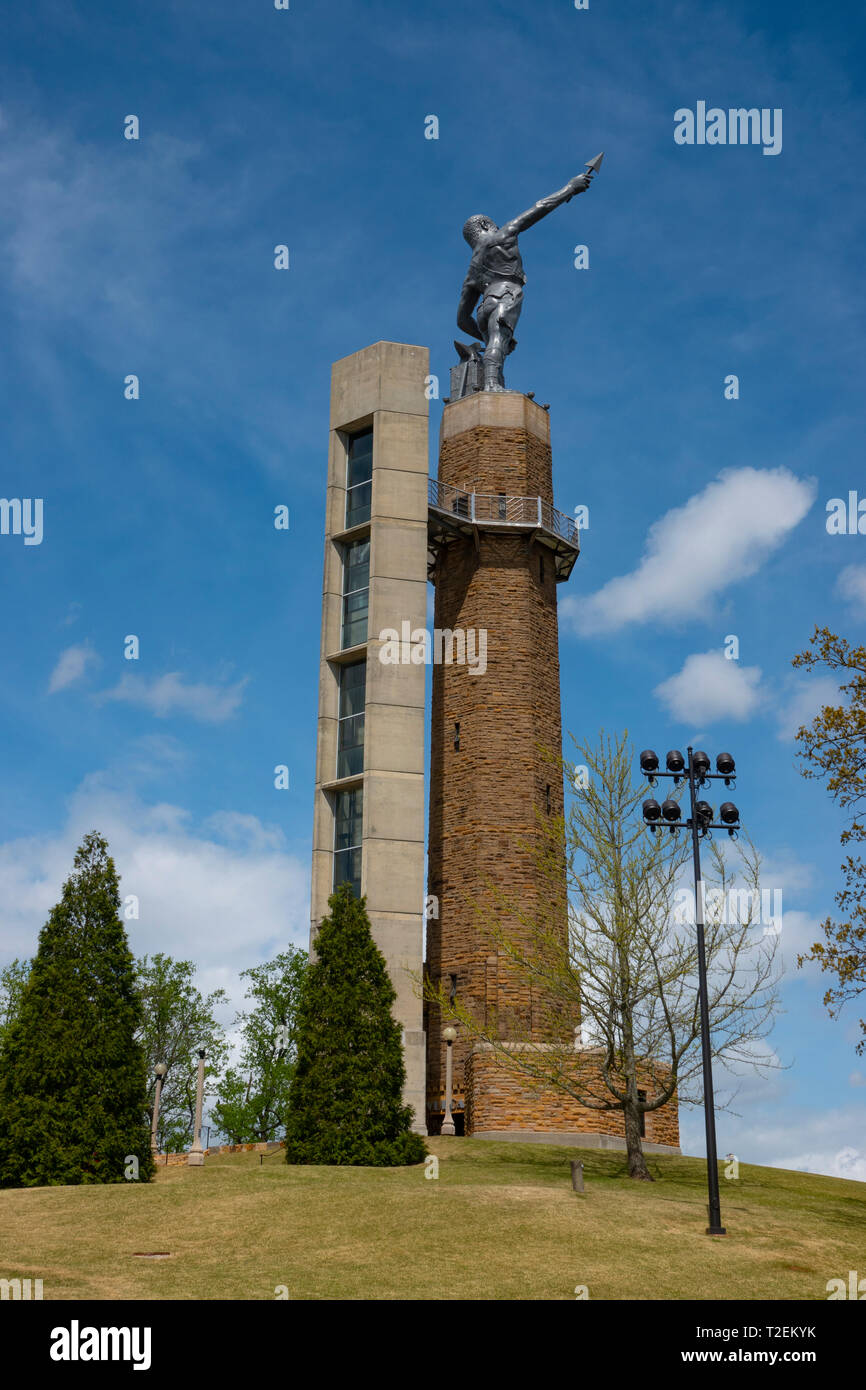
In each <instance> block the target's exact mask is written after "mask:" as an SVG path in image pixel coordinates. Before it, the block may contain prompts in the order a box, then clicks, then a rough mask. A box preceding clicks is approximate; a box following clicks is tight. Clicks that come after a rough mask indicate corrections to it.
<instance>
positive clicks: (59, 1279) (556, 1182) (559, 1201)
mask: <svg viewBox="0 0 866 1390" xmlns="http://www.w3.org/2000/svg"><path fill="white" fill-rule="evenodd" d="M429 1146H430V1151H431V1153H433V1154H435V1155H436V1156H437V1157H438V1158H439V1177H438V1179H435V1180H431V1179H429V1178H425V1175H424V1174H425V1170H424V1167H423V1166H421V1167H417V1168H408V1169H371V1168H289V1167H287V1166H286V1164H285V1162H284V1161H283V1157H282V1152H281V1151H277V1152H276V1153H274V1154H272V1155H266V1156H265V1158H264V1162H263V1163H262V1164H260V1162H259V1155H258V1154H236V1155H225V1156H223V1157H221V1158H217V1157H209V1158H208V1159H207V1161H206V1164H205V1166H204V1168H199V1169H190V1168H186V1167H180V1168H163V1169H161V1170H160V1171H159V1174H158V1177H157V1179H156V1181H155V1182H153V1183H152V1184H150V1185H148V1186H144V1187H136V1186H134V1185H132V1184H130V1185H129V1186H125V1185H124V1186H117V1187H55V1188H37V1189H31V1190H21V1191H4V1192H0V1230H2V1232H3V1236H2V1253H0V1262H2V1268H0V1277H6V1278H13V1277H16V1276H18V1277H22V1278H26V1277H28V1276H29V1277H31V1278H41V1279H42V1280H43V1281H44V1297H45V1298H46V1299H76V1298H97V1299H108V1298H141V1299H161V1298H172V1299H174V1298H181V1299H183V1298H203V1299H226V1298H231V1299H272V1298H274V1296H275V1295H274V1290H275V1288H276V1287H277V1286H278V1285H283V1286H285V1287H286V1288H287V1289H288V1296H289V1297H290V1298H292V1299H311V1298H314V1299H321V1298H359V1299H371V1298H372V1299H405V1298H423V1299H432V1298H472V1299H526V1298H529V1299H573V1298H574V1297H575V1287H576V1286H577V1285H586V1286H587V1288H588V1290H589V1297H590V1298H591V1299H644V1298H669V1299H689V1298H699V1299H731V1298H747V1299H766V1298H769V1299H776V1298H787V1299H817V1300H823V1299H826V1297H827V1292H826V1288H825V1286H826V1283H827V1281H828V1279H832V1278H837V1277H840V1278H846V1279H847V1275H848V1270H849V1269H860V1270H861V1271H862V1272H864V1273H866V1263H864V1262H866V1238H864V1232H866V1183H857V1182H847V1181H844V1180H843V1179H838V1178H824V1177H815V1176H813V1175H811V1174H804V1173H791V1172H785V1171H783V1170H781V1169H774V1168H757V1167H750V1166H747V1165H746V1166H741V1168H740V1177H739V1180H738V1181H736V1182H734V1181H725V1180H724V1179H723V1180H722V1183H721V1187H722V1217H723V1221H724V1223H725V1225H726V1226H727V1228H728V1235H727V1237H724V1238H721V1237H720V1238H716V1239H713V1238H710V1237H708V1236H706V1235H704V1233H703V1232H704V1227H705V1225H706V1169H705V1166H704V1163H703V1161H702V1160H698V1159H690V1158H662V1157H655V1156H653V1157H652V1158H650V1160H649V1161H650V1166H651V1169H652V1172H653V1174H654V1176H655V1177H656V1179H657V1181H656V1182H655V1183H652V1184H650V1183H634V1182H631V1181H630V1180H629V1179H628V1178H627V1177H626V1176H625V1165H624V1158H623V1156H622V1155H619V1154H610V1153H598V1152H595V1151H593V1150H588V1149H587V1150H574V1149H566V1148H554V1147H547V1146H535V1145H525V1144H507V1143H491V1142H487V1141H483V1140H471V1139H469V1140H467V1139H433V1140H430V1141H429ZM575 1157H579V1158H582V1159H583V1161H584V1164H585V1174H586V1194H585V1195H584V1196H578V1195H577V1194H575V1193H573V1192H572V1190H571V1182H570V1171H569V1159H570V1158H575ZM723 1171H724V1166H723V1165H720V1172H723ZM150 1252H168V1254H169V1256H170V1258H167V1259H161V1260H153V1259H141V1258H137V1256H138V1255H139V1254H141V1253H150Z"/></svg>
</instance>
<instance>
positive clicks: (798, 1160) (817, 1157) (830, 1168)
mask: <svg viewBox="0 0 866 1390" xmlns="http://www.w3.org/2000/svg"><path fill="white" fill-rule="evenodd" d="M770 1167H771V1168H794V1169H796V1170H798V1171H799V1172H801V1173H823V1174H824V1175H825V1176H826V1177H828V1178H850V1179H853V1181H854V1182H866V1153H863V1152H861V1151H860V1150H859V1149H855V1148H852V1147H851V1145H850V1144H846V1145H845V1147H844V1148H842V1149H839V1150H838V1151H837V1152H836V1153H830V1152H827V1151H826V1150H823V1151H822V1150H820V1149H819V1150H817V1151H815V1152H808V1153H799V1154H794V1155H793V1156H790V1157H789V1156H787V1155H786V1156H785V1157H783V1158H779V1159H776V1160H775V1162H773V1163H771V1164H770Z"/></svg>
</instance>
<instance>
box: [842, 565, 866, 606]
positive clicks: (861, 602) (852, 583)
mask: <svg viewBox="0 0 866 1390" xmlns="http://www.w3.org/2000/svg"><path fill="white" fill-rule="evenodd" d="M836 592H837V594H839V595H840V597H842V598H844V599H847V600H848V602H849V603H852V604H853V605H854V607H855V609H856V610H857V611H858V612H859V613H862V614H863V615H864V617H866V565H846V566H845V568H844V569H843V570H840V571H839V578H838V579H837V580H836Z"/></svg>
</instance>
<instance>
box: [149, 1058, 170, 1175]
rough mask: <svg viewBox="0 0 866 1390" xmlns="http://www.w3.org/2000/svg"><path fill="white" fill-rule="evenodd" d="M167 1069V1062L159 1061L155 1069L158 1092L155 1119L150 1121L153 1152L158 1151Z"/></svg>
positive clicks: (155, 1102) (155, 1097)
mask: <svg viewBox="0 0 866 1390" xmlns="http://www.w3.org/2000/svg"><path fill="white" fill-rule="evenodd" d="M167 1071H168V1067H167V1066H166V1065H165V1062H157V1064H156V1066H155V1067H154V1069H153V1074H154V1076H155V1077H156V1094H155V1095H154V1097H153V1119H152V1120H151V1122H150V1147H151V1151H152V1152H153V1153H156V1151H157V1143H156V1126H157V1124H158V1122H159V1102H160V1099H161V1097H162V1083H163V1081H164V1080H165V1074H166V1072H167Z"/></svg>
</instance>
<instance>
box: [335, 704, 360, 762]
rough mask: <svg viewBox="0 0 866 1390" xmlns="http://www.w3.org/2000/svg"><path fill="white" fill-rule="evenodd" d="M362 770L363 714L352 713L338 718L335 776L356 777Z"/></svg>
mask: <svg viewBox="0 0 866 1390" xmlns="http://www.w3.org/2000/svg"><path fill="white" fill-rule="evenodd" d="M363 771H364V716H363V714H353V715H352V716H351V717H350V718H349V719H341V720H340V744H339V749H338V751H337V776H338V777H357V776H358V775H359V774H360V773H362V772H363Z"/></svg>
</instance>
